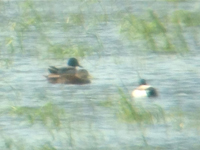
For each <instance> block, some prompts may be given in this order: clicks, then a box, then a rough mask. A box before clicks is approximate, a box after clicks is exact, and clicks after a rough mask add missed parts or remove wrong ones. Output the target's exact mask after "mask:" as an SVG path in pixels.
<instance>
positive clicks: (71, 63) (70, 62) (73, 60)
mask: <svg viewBox="0 0 200 150" xmlns="http://www.w3.org/2000/svg"><path fill="white" fill-rule="evenodd" d="M67 65H68V66H72V67H76V66H79V67H81V66H80V65H79V63H78V60H77V59H76V58H70V59H69V60H68V62H67Z"/></svg>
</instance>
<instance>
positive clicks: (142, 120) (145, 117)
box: [118, 89, 165, 125]
mask: <svg viewBox="0 0 200 150" xmlns="http://www.w3.org/2000/svg"><path fill="white" fill-rule="evenodd" d="M119 94H120V99H119V106H118V107H119V113H118V117H119V118H120V120H123V121H126V122H129V123H138V124H140V125H142V124H154V123H156V122H160V121H165V113H164V110H163V109H162V108H161V107H160V106H158V105H154V106H153V107H150V108H145V107H143V106H142V105H136V104H134V103H132V101H131V99H129V98H128V97H127V96H126V95H125V94H124V92H123V91H122V90H121V89H119Z"/></svg>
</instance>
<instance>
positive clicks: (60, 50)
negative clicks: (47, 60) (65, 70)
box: [48, 44, 93, 58]
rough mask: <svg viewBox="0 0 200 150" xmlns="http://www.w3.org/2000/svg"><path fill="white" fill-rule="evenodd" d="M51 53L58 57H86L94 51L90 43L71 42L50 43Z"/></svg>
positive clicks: (49, 49)
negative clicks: (65, 43) (67, 43)
mask: <svg viewBox="0 0 200 150" xmlns="http://www.w3.org/2000/svg"><path fill="white" fill-rule="evenodd" d="M48 51H49V53H50V54H53V56H54V57H56V58H65V57H66V56H68V57H69V56H70V57H84V56H86V55H89V54H91V53H92V52H93V48H92V47H90V46H89V45H86V44H85V45H81V44H79V45H78V44H71V45H70V44H69V45H50V46H49V48H48Z"/></svg>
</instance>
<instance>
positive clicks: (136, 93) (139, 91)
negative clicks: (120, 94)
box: [132, 79, 158, 98]
mask: <svg viewBox="0 0 200 150" xmlns="http://www.w3.org/2000/svg"><path fill="white" fill-rule="evenodd" d="M132 96H133V97H134V98H142V97H157V96H158V93H157V90H156V89H155V88H154V87H152V86H150V85H147V84H146V80H144V79H141V80H140V85H139V86H138V87H137V88H136V89H135V90H133V92H132Z"/></svg>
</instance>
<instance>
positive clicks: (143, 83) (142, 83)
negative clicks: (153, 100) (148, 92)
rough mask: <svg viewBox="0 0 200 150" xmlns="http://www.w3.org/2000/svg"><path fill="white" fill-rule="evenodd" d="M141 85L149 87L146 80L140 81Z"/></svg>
mask: <svg viewBox="0 0 200 150" xmlns="http://www.w3.org/2000/svg"><path fill="white" fill-rule="evenodd" d="M139 85H147V81H146V80H145V79H140V81H139Z"/></svg>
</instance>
